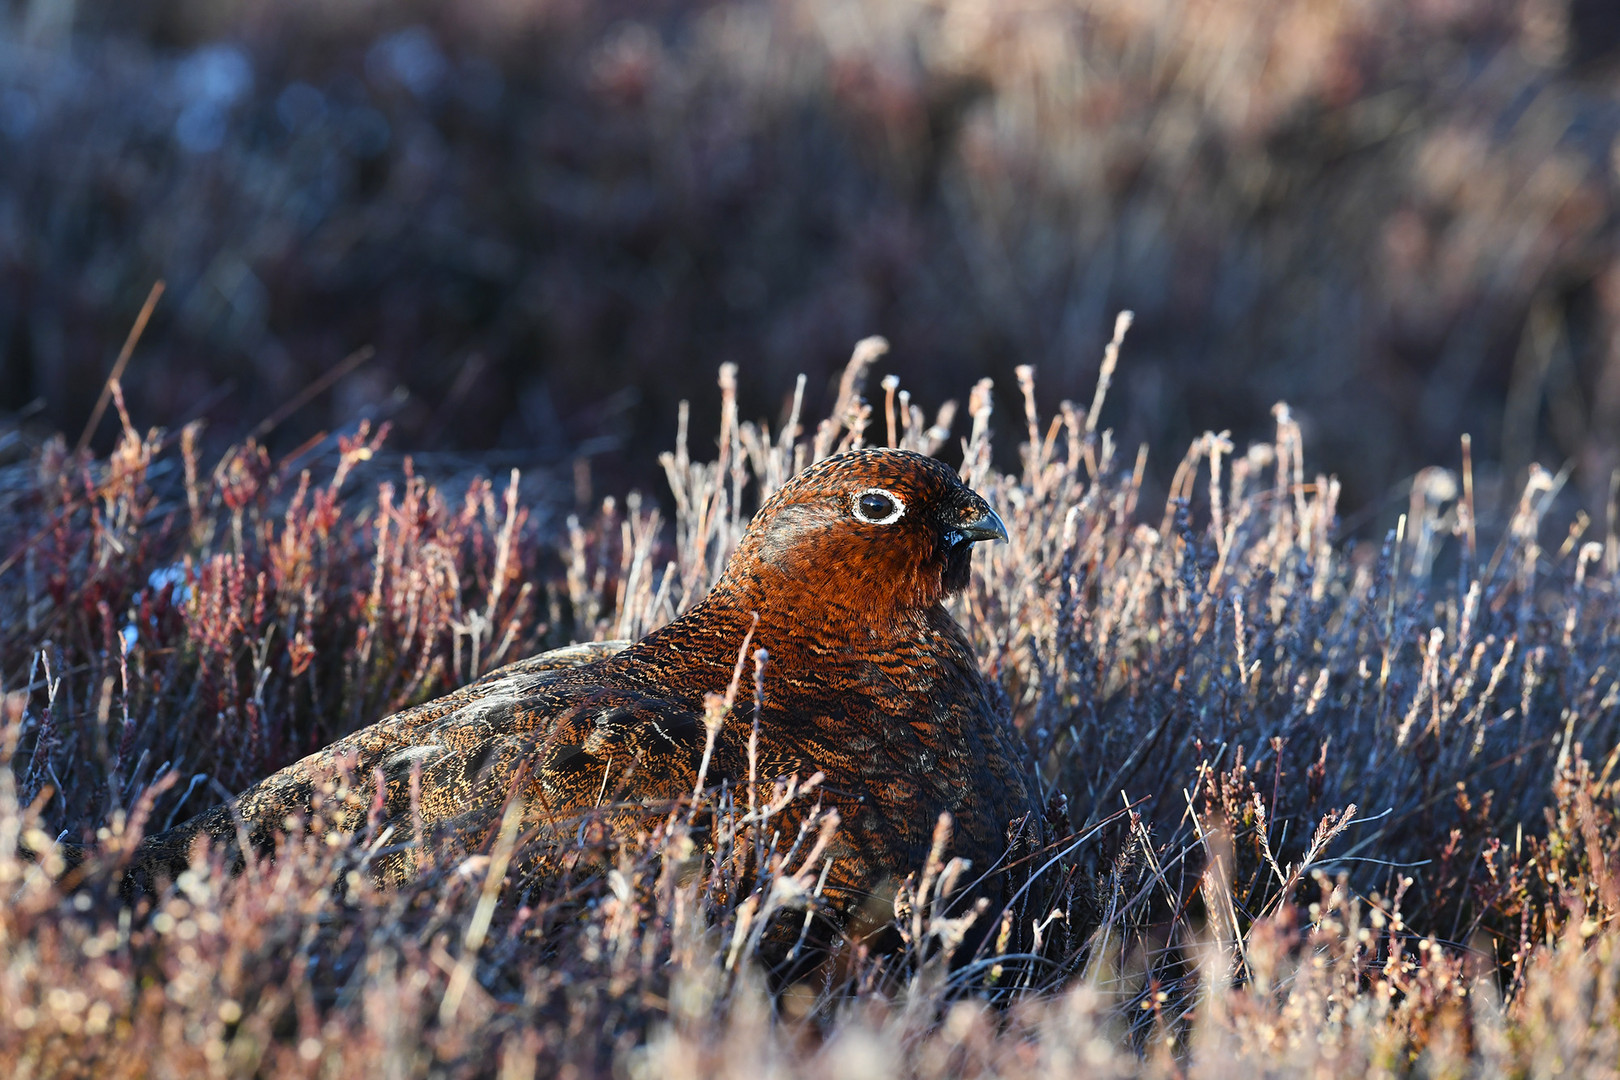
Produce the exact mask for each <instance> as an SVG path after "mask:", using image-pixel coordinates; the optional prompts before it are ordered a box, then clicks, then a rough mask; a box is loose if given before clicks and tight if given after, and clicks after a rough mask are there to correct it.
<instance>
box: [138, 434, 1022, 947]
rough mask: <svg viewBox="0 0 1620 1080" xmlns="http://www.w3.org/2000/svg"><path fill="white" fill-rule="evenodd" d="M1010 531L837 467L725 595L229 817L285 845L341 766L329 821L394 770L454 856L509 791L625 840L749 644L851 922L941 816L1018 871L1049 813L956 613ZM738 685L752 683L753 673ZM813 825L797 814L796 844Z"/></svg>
mask: <svg viewBox="0 0 1620 1080" xmlns="http://www.w3.org/2000/svg"><path fill="white" fill-rule="evenodd" d="M891 519H892V520H891ZM997 536H1000V537H1005V532H1004V530H1003V528H1002V525H1001V522H1000V520H999V519H998V518H997V517H996V516H995V514H994V512H993V511H992V510H991V509H990V507H989V505H988V504H986V503H985V501H984V500H983V499H982V498H980V497H979V496H978V495H976V494H975V493H974V492H972V491H971V490H970V489H969V488H967V487H966V486H965V485H963V484H962V483H961V481H960V480H959V479H958V478H957V476H956V474H955V473H954V472H953V471H952V470H951V469H949V468H948V467H947V466H945V465H943V464H942V463H940V462H938V461H935V460H933V459H931V458H927V457H923V456H922V455H919V454H915V453H911V452H909V451H898V450H875V449H874V450H859V451H853V452H851V453H847V454H842V455H839V456H838V457H835V458H831V459H829V460H827V461H824V462H821V463H819V464H817V465H814V466H812V467H811V468H809V469H807V470H806V471H805V472H804V473H802V474H801V475H800V476H799V477H797V478H796V479H794V480H792V481H791V482H789V483H788V484H786V485H785V486H783V488H782V489H781V490H780V491H778V492H777V493H776V494H775V495H774V496H772V497H771V498H770V499H769V500H767V501H766V503H765V504H764V505H763V506H762V507H761V508H760V511H759V513H758V514H757V515H756V516H755V518H754V519H753V521H752V522H751V524H750V526H749V528H748V531H747V533H746V534H745V536H744V537H743V538H742V540H741V542H740V544H739V546H738V548H737V551H736V553H735V554H734V555H733V556H732V558H731V560H730V562H729V564H728V565H727V567H726V571H725V573H724V575H723V576H722V577H721V579H720V581H719V582H718V583H717V584H716V585H715V587H714V589H713V590H712V591H711V592H710V594H709V595H708V596H707V597H706V598H705V599H704V600H703V601H702V602H701V603H699V604H698V605H697V606H696V607H695V608H693V609H692V610H691V611H689V612H687V613H686V614H685V615H683V616H682V617H681V618H679V619H676V620H675V621H674V622H672V623H670V624H669V625H668V626H665V627H664V628H662V629H661V630H658V631H656V632H655V633H653V634H650V635H649V636H647V637H646V638H645V639H643V640H641V641H638V642H636V643H634V644H631V645H628V646H622V647H621V646H618V645H615V644H606V645H594V646H574V647H572V648H570V649H562V650H558V651H556V652H551V653H546V654H543V655H541V656H537V657H534V658H532V659H529V660H525V661H521V662H519V663H516V664H513V665H510V666H508V667H506V668H503V669H501V670H499V671H496V672H494V673H492V674H490V675H488V676H486V677H484V678H482V679H480V680H478V681H477V682H475V683H473V684H471V685H469V686H467V687H464V688H462V689H461V690H458V691H456V692H455V693H452V694H449V695H448V696H446V697H443V698H440V699H438V700H436V701H432V702H428V703H426V704H424V705H420V706H417V707H416V708H412V709H408V710H405V711H403V712H400V713H398V714H396V715H394V716H391V717H389V718H387V719H385V720H383V721H381V722H379V723H377V724H374V725H373V726H371V727H368V728H365V729H363V730H361V731H358V732H355V733H354V734H353V735H350V736H348V737H347V738H344V739H341V740H339V741H338V742H335V743H333V744H332V745H331V746H329V747H327V748H326V749H324V750H322V751H320V752H319V753H316V754H314V755H312V756H310V757H308V758H305V759H304V760H302V761H299V762H297V763H296V764H293V765H290V766H288V767H287V768H285V769H283V770H282V771H280V772H278V773H276V774H275V775H273V776H271V777H269V778H267V779H266V780H264V781H262V782H261V783H259V784H257V785H255V786H253V787H252V788H249V789H248V790H247V791H245V792H243V794H242V795H241V797H240V799H239V800H238V801H237V803H236V804H235V809H236V814H237V816H238V817H239V818H240V820H241V821H242V823H243V825H244V826H245V828H246V830H247V832H248V834H249V836H250V837H251V839H252V842H253V843H254V844H255V845H256V846H259V847H261V848H265V849H269V848H270V847H271V845H272V844H273V842H274V837H275V835H276V833H277V831H278V830H280V829H282V828H283V827H284V823H285V821H286V819H287V818H288V817H289V815H308V814H309V813H310V812H311V800H312V798H313V796H314V794H315V792H316V791H317V790H319V788H320V787H321V785H322V784H323V782H328V781H329V780H330V778H331V777H332V775H333V774H334V772H335V771H336V770H337V769H339V768H340V767H342V768H346V769H348V770H350V771H351V773H352V775H353V776H354V777H355V778H356V781H357V783H356V790H357V794H356V795H355V796H354V797H353V798H352V800H351V801H350V803H349V804H347V805H340V806H332V805H327V806H323V807H322V808H321V810H320V813H321V815H322V816H323V817H324V818H325V819H326V820H327V821H329V822H331V823H333V824H334V825H336V826H337V827H338V828H340V829H346V830H351V831H359V830H360V829H363V828H364V827H365V825H366V822H367V815H368V810H370V809H371V804H372V797H371V795H370V794H369V793H368V788H369V784H367V783H366V778H368V777H370V776H372V775H374V774H375V772H376V771H379V770H380V771H381V773H382V775H383V777H384V779H385V782H386V786H385V793H384V797H383V803H384V813H383V816H384V818H385V819H386V820H387V821H388V822H389V823H391V824H393V825H394V826H395V829H396V832H395V837H396V841H398V840H409V839H410V838H411V837H412V836H413V828H414V822H415V821H417V820H420V821H421V823H422V825H423V826H424V828H425V830H426V831H428V832H429V833H430V834H431V835H432V836H433V837H434V838H435V839H436V840H437V841H439V842H441V843H444V842H447V843H448V844H449V845H450V846H452V847H453V848H458V849H461V850H463V851H471V850H477V849H479V848H481V847H482V846H483V845H484V844H485V843H486V842H487V841H488V840H489V838H490V836H491V834H492V831H493V830H495V829H496V828H497V827H498V825H499V822H500V819H501V815H502V812H503V809H504V807H505V805H506V803H507V799H508V797H509V795H510V794H511V793H513V791H514V786H515V787H516V793H517V796H518V798H519V799H520V800H521V804H522V807H523V813H524V821H525V824H526V825H528V826H530V827H531V828H533V829H534V830H536V831H537V833H538V835H539V838H540V839H539V841H538V843H539V845H540V846H541V847H542V848H545V847H546V846H547V845H549V846H550V849H551V850H553V851H558V850H566V849H567V848H569V847H570V846H572V845H575V844H577V842H578V836H579V834H580V828H579V826H580V823H581V821H582V820H583V819H585V818H594V819H595V820H598V821H601V822H605V823H606V825H607V829H608V831H609V833H610V834H611V835H616V836H618V837H620V838H625V839H628V838H630V837H633V836H634V835H635V834H636V833H637V831H638V830H645V829H646V828H648V827H649V825H650V823H651V822H653V821H654V820H661V819H662V817H663V816H664V815H666V814H667V812H668V809H669V807H670V805H671V804H672V802H674V801H677V800H681V799H689V798H690V797H691V795H692V792H693V788H694V785H695V783H696V778H697V771H698V768H699V765H700V761H701V758H702V753H703V749H704V742H705V728H704V723H703V715H704V697H705V695H706V694H709V693H713V692H716V691H722V690H724V689H725V688H726V687H727V685H728V684H729V683H730V682H731V680H732V675H733V671H734V668H735V666H736V664H737V660H738V656H739V650H740V648H741V646H742V645H743V642H744V639H745V638H746V637H747V636H748V634H749V632H750V630H752V635H753V636H752V643H751V645H750V647H749V651H750V653H751V652H752V650H754V649H759V648H763V649H765V650H767V651H768V653H769V659H768V661H767V663H766V665H765V673H764V698H763V708H762V710H761V713H760V724H759V748H758V763H759V764H758V777H759V779H761V780H770V779H772V778H775V777H778V776H782V775H788V774H795V773H796V774H798V775H799V776H800V777H801V778H803V777H807V776H809V775H810V774H812V773H814V772H817V771H819V772H821V773H823V774H825V778H826V779H825V781H824V783H823V785H822V788H821V791H822V796H821V797H822V798H823V799H824V800H826V801H827V802H830V803H831V804H832V805H834V806H835V807H836V808H837V810H838V812H839V814H840V816H841V818H842V826H841V828H840V830H839V833H838V836H837V840H836V844H835V848H834V850H833V863H832V867H831V871H830V873H829V874H828V878H827V882H826V889H825V895H826V897H827V900H828V903H829V907H830V913H831V915H832V916H833V917H834V918H835V919H844V918H847V917H848V916H849V915H850V914H852V913H853V912H854V910H855V909H856V908H857V907H858V906H859V905H860V904H861V903H862V902H863V900H864V899H865V898H866V897H869V896H871V895H873V894H874V893H881V892H882V890H884V888H885V887H886V885H887V884H889V883H892V882H893V881H894V880H896V879H898V878H900V877H903V876H904V875H905V874H907V873H908V872H910V871H913V870H915V869H917V868H918V867H920V866H921V865H922V864H923V862H924V861H925V859H926V858H927V855H928V850H929V846H930V841H931V838H932V834H933V830H934V827H935V823H936V821H937V819H938V817H939V815H940V813H941V812H942V811H948V812H949V813H950V814H951V815H952V817H953V819H954V831H953V838H952V844H951V853H952V854H955V855H960V856H963V857H965V858H967V859H970V860H971V861H972V864H973V867H974V870H975V873H976V874H977V873H982V872H985V871H991V870H993V869H994V868H995V867H996V866H997V865H998V863H1000V862H1001V861H1003V860H1004V859H1005V857H1006V855H1007V851H1008V836H1009V827H1010V826H1016V825H1017V824H1018V823H1020V822H1023V823H1024V828H1025V829H1026V836H1027V835H1032V834H1033V833H1032V831H1038V830H1039V828H1040V824H1039V822H1040V812H1039V807H1038V806H1037V804H1036V795H1035V788H1034V784H1033V781H1032V779H1031V778H1030V776H1029V774H1028V772H1027V769H1026V765H1025V755H1024V752H1023V751H1022V749H1021V748H1020V746H1019V744H1018V742H1017V740H1016V737H1015V735H1014V733H1013V732H1012V730H1011V729H1010V727H1009V725H1008V724H1007V722H1006V721H1005V719H1003V717H1001V716H1000V715H999V714H998V709H997V706H996V701H997V697H996V694H995V693H994V691H993V690H992V688H991V686H990V685H989V684H988V683H987V681H986V680H985V678H984V677H983V675H982V674H981V673H980V671H979V668H978V666H977V664H976V663H975V661H974V657H973V654H972V651H971V649H970V647H969V644H968V641H967V638H966V636H965V635H964V633H963V631H962V629H961V628H960V627H959V626H958V625H957V624H956V622H955V621H954V620H953V619H952V618H951V616H950V615H949V614H948V613H947V612H946V610H945V608H944V607H943V606H942V604H941V601H942V600H943V599H944V598H945V597H946V596H947V595H948V594H950V593H952V592H954V591H956V590H959V589H961V588H962V587H964V586H965V585H966V583H967V579H968V573H969V566H968V559H969V550H970V548H971V545H972V544H973V543H974V542H975V541H976V540H983V539H989V538H992V537H997ZM756 617H757V622H756ZM743 678H744V682H743V685H744V686H751V684H752V678H753V670H752V660H750V661H748V663H747V665H746V666H745V668H744V676H743ZM744 696H745V697H747V696H748V695H747V694H746V692H745V695H744ZM752 715H753V710H752V707H751V703H750V705H749V706H748V707H745V708H738V709H737V710H735V712H734V713H733V715H732V717H731V718H729V719H728V720H727V722H726V723H725V724H724V725H723V726H722V728H721V730H720V732H719V735H718V737H717V741H716V745H715V748H714V755H713V759H712V761H711V763H710V765H709V769H708V773H707V780H708V782H709V783H710V784H711V785H713V784H718V783H721V782H726V783H729V784H732V785H734V786H735V785H737V784H739V783H746V782H747V779H748V740H749V734H750V731H751V727H752V723H751V721H752ZM418 766H419V770H420V791H419V796H418V799H417V806H416V808H415V811H414V812H413V808H412V798H411V794H410V789H411V786H412V783H411V777H412V773H413V769H415V768H416V767H418ZM804 812H805V810H804V808H803V807H801V806H790V807H789V809H788V811H786V812H785V815H784V818H783V819H782V820H781V822H780V824H779V825H778V827H779V828H781V829H782V833H783V835H784V836H788V837H791V836H792V835H793V833H792V830H793V829H794V828H795V825H796V822H797V820H798V818H797V816H796V815H799V814H802V813H804ZM417 815H419V818H418V817H417ZM205 834H206V835H208V836H210V837H213V838H214V839H215V840H217V841H221V842H224V843H227V844H232V843H234V842H235V841H236V837H237V827H236V824H235V823H234V821H233V819H232V816H231V811H230V810H229V809H228V808H225V807H221V808H218V809H215V810H213V811H210V812H208V813H205V814H203V815H201V816H199V817H198V818H196V819H194V820H192V821H190V822H188V823H186V824H184V825H182V826H180V827H178V828H176V829H173V830H171V831H169V832H167V833H163V834H160V835H157V836H154V837H152V838H150V839H149V840H148V841H147V842H146V844H145V845H143V847H142V849H141V853H140V855H139V857H138V859H137V865H136V866H135V868H134V873H135V878H136V879H137V880H143V879H144V880H150V879H154V878H156V877H158V876H161V875H164V874H168V873H172V872H174V871H176V870H178V869H179V868H182V867H183V866H184V865H185V862H186V859H187V856H188V852H189V849H190V847H191V845H192V843H193V841H194V840H195V839H196V838H197V837H198V836H199V835H205ZM415 853H416V849H415V847H414V846H413V845H411V844H409V843H397V842H396V847H395V854H394V855H392V856H390V857H389V859H387V860H384V861H383V863H382V872H383V875H384V876H385V877H392V878H395V879H400V878H404V877H406V876H408V875H410V874H411V873H412V872H413V870H414V864H413V860H414V858H415ZM1009 876H1010V875H1007V874H992V875H991V876H990V877H989V878H988V879H987V881H986V882H985V883H984V884H983V885H981V886H980V891H981V892H982V893H984V894H985V895H988V896H990V897H991V899H992V900H998V899H1004V898H1005V896H1006V895H1007V893H1008V892H1009V888H1008V881H1007V879H1008V877H1009Z"/></svg>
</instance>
